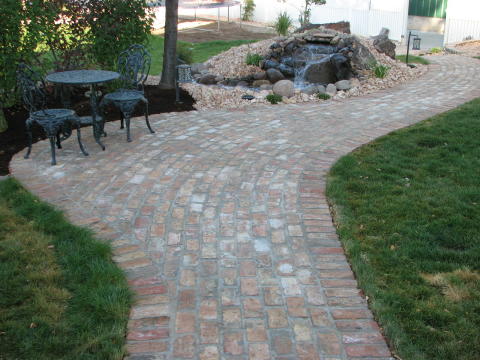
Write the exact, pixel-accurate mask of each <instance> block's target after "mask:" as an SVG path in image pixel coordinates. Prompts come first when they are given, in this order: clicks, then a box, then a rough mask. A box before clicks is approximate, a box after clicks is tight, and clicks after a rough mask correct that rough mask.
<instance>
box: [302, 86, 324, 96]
mask: <svg viewBox="0 0 480 360" xmlns="http://www.w3.org/2000/svg"><path fill="white" fill-rule="evenodd" d="M320 86H321V85H320ZM301 92H302V93H303V94H307V95H313V94H316V93H318V92H319V91H318V85H310V86H307V87H306V88H303V89H302V90H301Z"/></svg>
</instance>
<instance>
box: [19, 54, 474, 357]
mask: <svg viewBox="0 0 480 360" xmlns="http://www.w3.org/2000/svg"><path fill="white" fill-rule="evenodd" d="M433 60H434V61H435V62H436V63H437V64H436V65H432V67H431V69H430V71H429V73H427V75H425V76H424V77H423V78H421V79H419V80H417V81H415V82H411V83H409V84H406V85H402V86H399V87H396V88H394V89H390V90H388V91H383V92H380V93H377V94H375V95H371V96H369V97H363V98H355V99H350V100H347V101H344V102H325V103H321V104H308V105H305V104H304V105H298V104H296V105H278V106H262V107H254V108H252V109H249V110H245V111H231V112H228V111H214V112H191V113H181V114H165V115H157V116H153V117H152V121H153V127H154V129H156V134H154V135H150V134H149V133H148V130H147V128H146V126H145V124H144V121H143V119H141V118H138V119H135V120H134V121H133V123H134V126H133V129H132V136H133V142H132V143H126V141H125V133H124V132H123V130H122V131H121V130H119V129H118V123H109V124H107V127H106V130H107V132H108V134H109V135H108V137H107V138H105V144H106V146H107V150H106V151H105V152H102V151H100V149H99V147H98V146H97V145H96V144H95V143H94V142H93V140H92V136H91V133H90V131H84V132H83V137H84V139H85V142H86V145H87V146H88V149H89V151H90V156H89V157H88V158H85V157H83V156H82V155H81V153H80V152H79V150H78V146H77V144H76V143H75V141H74V140H73V139H69V140H68V141H66V142H65V144H64V149H63V150H59V151H58V152H57V153H58V163H59V165H58V166H55V167H51V166H50V154H49V146H48V144H47V143H46V142H41V143H37V144H36V145H34V148H33V151H32V158H31V159H30V160H24V159H23V157H22V155H23V154H17V155H16V156H15V158H14V160H13V161H12V163H11V170H12V173H13V175H14V176H15V177H16V178H17V179H19V180H20V181H21V182H22V183H23V184H24V185H25V186H26V187H27V188H29V189H30V190H31V191H32V192H33V193H35V194H37V195H39V196H40V197H41V198H43V199H45V200H47V201H49V202H50V203H53V204H55V205H56V206H58V207H60V208H62V209H64V210H65V211H66V213H67V214H68V216H69V217H70V219H71V220H72V221H73V222H74V223H76V224H79V225H84V226H88V227H90V228H93V229H94V230H95V231H97V232H98V233H99V234H100V235H101V236H103V237H104V238H107V239H110V240H111V242H112V244H113V246H114V248H115V260H116V261H117V262H118V264H119V265H120V266H121V267H122V268H123V269H125V271H126V272H127V273H128V275H129V279H130V280H129V281H130V284H131V286H132V288H133V289H134V290H135V291H136V293H137V295H138V296H137V302H136V304H135V306H134V308H133V310H132V312H131V316H130V318H131V319H130V322H129V331H128V338H127V340H128V350H129V352H130V356H129V359H131V360H140V359H144V360H146V359H184V358H185V359H202V360H206V359H258V360H260V359H278V360H280V359H282V360H287V359H289V360H293V359H300V360H302V359H305V360H306V359H325V360H326V359H329V360H334V359H335V360H337V359H357V358H362V359H388V358H390V356H391V354H390V352H389V350H388V348H387V346H386V343H385V341H384V339H383V338H382V335H381V332H380V330H379V327H378V325H377V323H376V322H375V321H374V320H373V317H372V314H371V312H370V311H369V309H368V307H367V303H366V300H365V298H364V296H363V295H362V293H361V291H359V289H358V288H357V283H356V280H355V279H354V275H353V274H352V271H351V269H350V267H349V264H348V262H347V261H346V258H345V256H344V253H343V249H342V247H341V245H340V243H339V241H338V238H337V235H336V232H335V228H334V226H333V224H332V219H331V217H330V213H329V208H328V205H327V201H326V198H325V194H324V190H325V176H326V173H327V171H328V169H329V168H330V167H331V166H332V164H333V163H334V162H335V161H336V160H337V159H338V158H339V157H340V156H342V155H344V154H346V153H348V152H350V151H352V150H353V149H355V148H356V147H358V146H360V145H362V144H364V143H366V142H369V141H371V140H373V139H375V138H377V137H378V136H381V135H383V134H386V133H389V132H391V131H392V130H395V129H398V128H401V127H405V126H408V125H410V124H413V123H415V122H418V121H420V120H423V119H425V118H428V117H430V116H432V115H434V114H436V113H440V112H443V111H446V110H449V109H451V108H453V107H455V106H457V105H459V104H461V103H464V102H466V101H467V100H470V99H472V98H475V97H478V96H480V89H479V85H478V84H480V63H479V62H478V60H473V59H469V58H464V57H460V56H446V57H435V58H434V59H433ZM86 130H90V129H86Z"/></svg>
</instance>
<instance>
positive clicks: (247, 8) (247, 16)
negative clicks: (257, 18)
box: [242, 0, 256, 21]
mask: <svg viewBox="0 0 480 360" xmlns="http://www.w3.org/2000/svg"><path fill="white" fill-rule="evenodd" d="M255 6H256V5H255V1H254V0H243V14H242V20H243V21H250V20H252V19H253V13H254V11H255Z"/></svg>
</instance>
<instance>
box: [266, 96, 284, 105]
mask: <svg viewBox="0 0 480 360" xmlns="http://www.w3.org/2000/svg"><path fill="white" fill-rule="evenodd" d="M265 99H266V100H267V101H268V102H270V104H278V103H279V102H282V97H281V96H280V95H277V94H270V95H267V96H265Z"/></svg>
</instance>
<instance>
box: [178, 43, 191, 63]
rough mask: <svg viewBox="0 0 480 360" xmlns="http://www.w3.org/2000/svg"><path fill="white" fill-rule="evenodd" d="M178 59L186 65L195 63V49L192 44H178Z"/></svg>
mask: <svg viewBox="0 0 480 360" xmlns="http://www.w3.org/2000/svg"><path fill="white" fill-rule="evenodd" d="M177 57H178V58H179V59H180V60H182V61H183V62H185V63H186V64H191V63H193V48H192V47H191V45H190V44H185V43H177Z"/></svg>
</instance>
